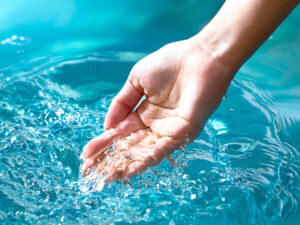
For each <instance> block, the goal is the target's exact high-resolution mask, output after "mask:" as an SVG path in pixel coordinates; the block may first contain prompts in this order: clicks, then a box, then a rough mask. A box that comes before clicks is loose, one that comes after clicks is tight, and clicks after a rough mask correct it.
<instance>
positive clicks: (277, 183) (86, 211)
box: [0, 0, 300, 225]
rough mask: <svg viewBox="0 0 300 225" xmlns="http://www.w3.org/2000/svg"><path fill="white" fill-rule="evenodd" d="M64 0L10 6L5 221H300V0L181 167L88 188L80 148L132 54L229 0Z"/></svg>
mask: <svg viewBox="0 0 300 225" xmlns="http://www.w3.org/2000/svg"><path fill="white" fill-rule="evenodd" d="M58 2H59V1H53V2H52V3H49V5H50V7H48V6H47V4H46V3H47V1H46V3H39V4H38V5H37V6H36V7H37V8H38V9H41V12H40V13H37V12H35V13H33V14H30V13H29V12H31V11H30V10H32V9H30V7H29V6H28V5H27V4H25V3H24V4H20V3H19V6H16V5H17V3H16V2H15V1H12V3H10V4H9V3H8V5H6V6H5V7H4V9H2V11H3V12H2V14H1V15H4V16H2V17H3V18H4V19H8V20H7V21H8V22H7V23H5V26H4V25H3V26H2V27H0V30H1V31H3V32H2V34H1V35H0V59H1V62H0V137H1V138H0V224H33V223H36V224H217V225H218V224H226V225H227V224H230V225H234V224H290V225H296V224H300V207H299V203H300V194H299V193H300V179H299V175H300V152H299V149H300V139H299V137H300V113H299V112H300V104H299V103H300V67H299V59H300V45H299V43H300V42H299V41H300V30H299V29H298V30H297V29H295V28H297V23H298V21H299V19H300V11H299V8H298V9H296V10H295V11H294V13H293V14H292V15H291V16H290V17H289V19H288V20H287V21H285V23H284V24H282V26H281V27H280V28H279V29H278V30H277V31H276V32H275V33H274V34H273V35H272V36H271V38H270V39H269V40H268V41H267V42H266V43H265V44H264V46H263V47H262V48H261V49H260V50H259V51H258V52H257V53H256V54H255V55H254V57H253V58H252V59H251V60H249V61H248V62H247V63H246V64H245V65H244V66H243V67H242V68H241V70H240V71H239V73H238V74H237V76H236V78H235V79H234V81H233V82H232V84H231V86H230V88H229V91H228V93H227V95H226V97H225V98H224V100H223V102H222V104H221V105H220V107H219V108H218V109H217V111H216V112H215V113H214V114H213V116H212V117H211V118H210V120H209V121H208V122H207V124H206V126H205V129H204V130H203V132H202V134H201V135H200V136H199V137H198V138H197V139H196V140H195V141H194V142H193V143H192V144H190V145H189V146H188V147H187V148H186V149H185V150H184V151H177V152H176V155H177V156H176V164H177V167H176V169H173V168H172V166H171V165H170V164H169V163H168V162H167V161H163V163H162V164H161V165H159V166H157V167H155V168H153V169H149V170H148V171H146V172H145V173H144V174H142V175H141V176H136V177H134V178H133V179H132V181H131V182H130V183H129V184H122V183H111V184H109V185H106V186H105V187H104V189H103V191H102V192H85V191H84V188H83V184H82V183H81V182H80V180H81V179H80V177H81V176H80V164H81V162H80V160H79V155H80V154H81V149H82V147H83V146H84V144H85V143H86V142H87V141H88V140H90V139H91V138H93V137H95V136H97V135H99V134H100V133H101V132H103V121H104V118H105V113H106V111H107V109H108V106H109V103H110V101H111V100H112V98H113V96H114V95H115V94H116V93H117V92H118V90H119V89H120V88H121V87H122V84H123V82H124V81H125V79H126V77H127V74H128V73H129V71H130V69H131V67H132V66H133V65H134V64H135V63H136V62H137V61H138V60H139V59H141V58H142V57H143V56H145V55H146V54H147V53H150V52H151V51H153V50H155V49H156V48H158V47H159V46H161V45H163V44H165V43H167V42H169V41H172V40H177V39H180V38H187V37H188V36H189V35H191V34H192V33H193V32H195V31H196V30H198V29H200V27H201V26H203V25H204V24H205V23H206V22H207V21H208V19H209V18H210V17H211V16H212V15H213V14H214V12H215V11H216V10H217V9H218V7H219V6H220V5H221V2H213V3H209V4H208V3H205V2H204V1H202V2H201V1H200V2H195V1H181V0H179V1H162V3H161V4H158V1H145V3H141V4H137V1H133V0H132V1H129V3H128V4H124V3H123V4H122V3H121V2H120V1H118V4H113V3H103V4H99V3H96V1H92V3H93V4H92V3H91V5H89V4H88V5H87V4H86V3H85V2H83V1H77V2H75V1H66V3H65V5H64V8H60V5H59V3H58ZM171 2H172V6H170V4H171ZM197 7H198V8H201V10H202V8H205V7H206V9H208V10H207V11H205V10H204V9H203V10H202V11H203V13H202V14H201V12H202V11H201V10H200V11H201V12H197V10H195V8H196V9H197ZM5 9H7V10H6V11H7V12H13V13H15V14H17V13H18V12H21V11H22V10H23V11H25V13H24V12H23V13H24V15H23V16H22V15H20V14H19V15H20V16H21V18H15V17H13V16H12V15H13V14H11V13H10V14H9V13H7V14H5V13H4V12H5ZM0 11H1V10H0ZM66 11H67V12H68V13H67V14H64V13H63V12H66ZM26 12H27V13H29V14H30V16H29V14H26ZM43 12H46V13H43ZM99 12H103V13H102V14H100V15H98V14H97V13H99ZM130 13H131V14H130ZM127 14H130V16H129V18H128V19H127V20H124V19H122V18H120V17H124V16H125V15H127ZM199 14H201V15H199ZM22 18H23V19H24V18H27V21H24V20H22ZM80 18H82V20H80ZM180 18H181V19H180ZM0 20H2V18H1V17H0ZM123 20H124V21H123ZM180 20H182V21H180ZM22 21H23V22H22ZM187 24H188V26H187ZM82 27H84V28H85V29H84V30H83V31H82V34H81V33H80V32H79V31H80V30H81V29H82ZM41 28H43V29H42V30H40V29H41ZM97 29H99V30H97ZM178 29H182V33H181V34H178ZM63 30H65V31H64V32H61V33H60V31H63Z"/></svg>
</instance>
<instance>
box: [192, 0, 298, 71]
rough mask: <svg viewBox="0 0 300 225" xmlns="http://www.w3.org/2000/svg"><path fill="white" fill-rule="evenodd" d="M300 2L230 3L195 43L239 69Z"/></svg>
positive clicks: (257, 0) (262, 0)
mask: <svg viewBox="0 0 300 225" xmlns="http://www.w3.org/2000/svg"><path fill="white" fill-rule="evenodd" d="M298 3H299V0H227V1H226V2H225V3H224V5H223V6H222V8H221V9H220V11H219V12H218V13H217V15H216V16H215V17H214V18H213V19H212V20H211V22H210V23H209V24H208V25H207V26H206V27H205V28H204V29H203V30H202V31H201V32H200V33H199V34H197V35H196V36H194V37H193V38H191V39H192V40H193V41H195V43H196V44H197V45H198V46H199V47H200V48H202V49H203V50H205V51H207V52H208V53H209V54H211V55H212V56H213V57H215V58H217V59H218V60H219V61H220V62H221V63H223V64H224V65H225V66H226V67H228V68H230V69H232V70H238V69H239V67H240V66H241V65H242V64H243V63H244V62H245V61H246V60H247V59H248V58H249V57H250V56H251V55H252V54H253V53H254V52H255V51H256V50H257V48H258V47H259V46H260V45H261V44H262V43H263V42H264V41H265V40H266V39H267V38H268V37H269V36H270V35H271V34H272V32H273V31H274V30H275V29H276V28H277V27H278V26H279V25H280V23H281V22H282V21H283V20H284V19H285V18H286V17H287V16H288V14H289V13H290V12H291V11H292V10H293V9H294V8H295V7H296V6H297V4H298Z"/></svg>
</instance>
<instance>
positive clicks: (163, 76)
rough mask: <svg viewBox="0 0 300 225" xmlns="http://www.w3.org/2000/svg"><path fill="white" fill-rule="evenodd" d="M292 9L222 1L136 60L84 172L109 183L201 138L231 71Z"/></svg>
mask: <svg viewBox="0 0 300 225" xmlns="http://www.w3.org/2000/svg"><path fill="white" fill-rule="evenodd" d="M298 3H299V1H298V0H297V1H296V0H244V1H240V0H227V1H226V2H225V4H224V5H223V7H222V8H221V10H220V11H219V12H218V14H217V15H216V16H215V17H214V18H213V19H212V21H211V22H210V23H209V24H208V25H207V26H206V27H205V28H204V29H203V30H202V31H201V32H200V33H199V34H197V35H195V36H194V37H191V38H189V39H187V40H183V41H179V42H174V43H171V44H168V45H166V46H164V47H162V48H161V49H159V50H157V51H156V52H154V53H152V54H150V55H148V56H146V57H145V58H144V59H142V60H141V61H139V62H138V63H137V64H136V65H135V66H134V67H133V68H132V70H131V72H130V74H129V77H128V79H127V82H126V83H125V85H124V87H123V88H122V90H121V91H120V92H119V93H118V95H117V96H116V97H115V98H114V99H113V101H112V103H111V105H110V108H109V110H108V113H107V116H106V120H105V123H104V127H105V129H106V132H104V133H103V134H101V135H100V136H98V137H96V138H94V139H92V140H91V141H90V142H88V143H87V145H86V146H85V147H84V149H83V153H82V158H83V159H84V165H83V171H82V172H83V174H84V175H85V174H87V173H88V172H89V168H91V167H92V166H95V167H96V169H97V171H98V172H99V174H101V175H105V176H106V177H107V178H106V180H105V182H110V181H114V180H118V179H122V180H124V179H129V178H130V177H132V176H133V175H135V174H137V173H140V172H142V171H144V170H145V169H146V168H147V167H149V166H155V165H157V164H159V163H160V162H161V161H162V160H163V159H164V158H165V157H166V158H168V159H169V160H170V161H171V162H173V161H172V159H171V158H170V157H169V154H170V153H172V152H173V151H174V150H176V149H178V148H179V147H180V146H183V145H186V144H188V143H190V142H192V141H193V140H194V139H195V138H196V137H197V136H198V135H199V134H200V132H201V130H202V128H203V126H204V125H205V122H206V121H207V119H208V118H209V116H210V115H211V114H212V113H213V112H214V110H215V109H216V108H217V107H218V105H219V104H220V102H221V100H222V98H223V96H224V95H225V93H226V91H227V88H228V86H229V84H230V82H231V80H232V79H233V77H234V75H235V73H236V72H237V70H238V69H239V68H240V66H241V65H242V64H243V63H244V62H245V61H246V60H247V59H248V58H249V57H250V56H251V55H252V54H253V53H254V52H255V50H256V49H257V48H258V47H259V46H260V45H261V44H262V43H263V42H264V41H265V40H266V39H267V38H268V37H269V35H271V33H272V32H273V31H274V30H275V29H276V28H277V27H278V26H279V24H280V23H281V22H282V21H283V20H284V19H285V18H286V17H287V16H288V14H289V13H290V12H291V11H292V10H293V9H294V8H295V7H296V6H297V4H298ZM143 96H145V100H143V101H142V103H141V104H139V105H138V103H139V102H140V100H141V98H142V97H143ZM137 105H138V107H136V106H137ZM134 109H135V110H134ZM109 148H110V149H111V150H109ZM112 150H113V151H112Z"/></svg>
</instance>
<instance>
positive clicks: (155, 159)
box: [105, 134, 177, 182]
mask: <svg viewBox="0 0 300 225" xmlns="http://www.w3.org/2000/svg"><path fill="white" fill-rule="evenodd" d="M150 135H151V134H150ZM152 135H153V134H152ZM146 139H147V138H144V139H143V140H142V141H141V142H140V143H142V142H144V143H145V142H146V141H147V140H146ZM175 146H177V142H176V141H174V140H173V139H171V138H169V137H162V138H158V139H157V140H156V142H155V143H154V144H152V145H142V146H138V145H136V146H134V147H133V148H131V149H128V150H126V151H125V152H122V153H120V154H119V153H116V155H115V157H113V158H111V159H110V160H112V161H114V162H118V163H113V166H111V167H110V168H108V176H107V178H106V180H105V182H112V181H116V180H118V179H121V180H129V179H130V178H131V177H132V176H134V175H136V174H138V173H141V172H143V171H144V170H146V169H147V168H148V167H154V166H156V165H158V164H159V163H160V162H161V161H162V160H163V158H164V157H167V159H168V160H170V161H171V163H172V164H174V160H173V159H171V158H170V157H169V156H168V154H169V153H170V152H172V151H173V150H175V148H176V147H175ZM115 151H118V150H115ZM124 156H127V157H124Z"/></svg>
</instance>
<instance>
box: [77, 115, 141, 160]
mask: <svg viewBox="0 0 300 225" xmlns="http://www.w3.org/2000/svg"><path fill="white" fill-rule="evenodd" d="M144 128H145V126H144V124H143V122H142V121H141V120H140V118H139V117H138V115H137V113H136V112H132V113H130V114H129V116H127V117H126V119H124V120H123V121H122V122H121V123H120V124H119V125H118V126H117V127H116V128H114V129H111V130H108V131H106V132H104V133H103V134H101V135H100V136H98V137H96V138H94V139H92V140H91V141H89V142H88V143H87V144H86V146H85V147H84V148H83V152H82V156H81V157H82V158H83V159H84V160H86V159H88V158H92V157H96V156H97V155H99V154H101V153H103V152H104V151H105V150H106V149H107V148H108V147H109V146H110V145H111V144H112V143H113V142H114V140H116V139H118V138H121V137H124V136H127V135H129V134H131V133H133V132H136V131H137V130H140V129H144Z"/></svg>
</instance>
